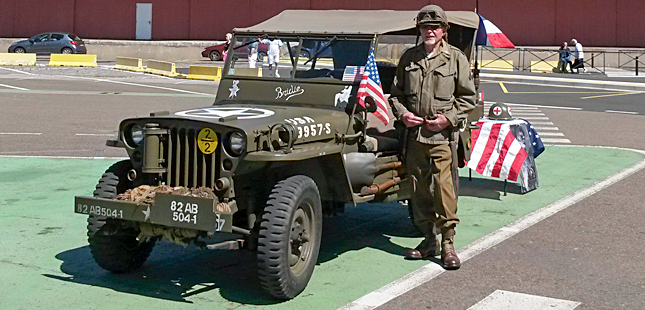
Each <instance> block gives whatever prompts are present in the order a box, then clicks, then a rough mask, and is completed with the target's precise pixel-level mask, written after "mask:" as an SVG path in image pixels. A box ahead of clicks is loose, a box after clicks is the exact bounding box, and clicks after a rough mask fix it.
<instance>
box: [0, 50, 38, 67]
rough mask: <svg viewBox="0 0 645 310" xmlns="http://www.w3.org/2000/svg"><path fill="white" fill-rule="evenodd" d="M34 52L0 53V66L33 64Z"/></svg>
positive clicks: (34, 60)
mask: <svg viewBox="0 0 645 310" xmlns="http://www.w3.org/2000/svg"><path fill="white" fill-rule="evenodd" d="M35 65H36V54H31V53H25V54H20V53H0V66H35Z"/></svg>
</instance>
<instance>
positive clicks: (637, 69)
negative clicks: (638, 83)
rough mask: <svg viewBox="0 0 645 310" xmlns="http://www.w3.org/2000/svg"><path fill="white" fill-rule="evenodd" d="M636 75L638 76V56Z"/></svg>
mask: <svg viewBox="0 0 645 310" xmlns="http://www.w3.org/2000/svg"><path fill="white" fill-rule="evenodd" d="M636 76H638V56H636Z"/></svg>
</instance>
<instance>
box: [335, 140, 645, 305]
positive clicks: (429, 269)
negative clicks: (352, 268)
mask: <svg viewBox="0 0 645 310" xmlns="http://www.w3.org/2000/svg"><path fill="white" fill-rule="evenodd" d="M579 147H597V148H607V149H618V150H626V151H633V152H637V153H640V154H643V155H645V151H641V150H635V149H627V148H617V147H602V146H579ZM643 168H645V159H643V160H641V161H640V162H638V163H636V164H635V165H633V166H631V167H629V168H626V169H624V170H622V171H620V172H618V173H616V174H614V175H611V176H609V177H607V178H606V179H604V180H601V181H598V182H596V183H594V184H593V185H591V186H589V187H587V188H585V189H581V190H579V191H576V192H574V193H573V194H571V195H569V196H567V197H564V198H562V199H560V200H558V201H556V202H554V203H552V204H550V205H548V206H546V207H543V208H541V209H538V210H536V211H534V212H532V213H529V214H527V215H525V216H524V217H522V218H520V219H518V220H517V221H515V222H513V223H510V224H508V225H506V226H504V227H505V229H504V230H502V229H498V230H496V231H494V232H491V233H490V234H488V235H486V236H484V237H481V238H479V239H478V240H477V241H475V242H473V243H471V244H469V245H467V246H465V247H464V248H462V249H460V250H459V257H460V258H461V261H462V262H465V261H468V260H469V259H471V258H473V257H475V256H477V255H478V254H480V253H482V252H484V251H486V250H488V249H490V248H491V247H493V246H496V245H498V244H499V243H501V242H502V241H504V240H506V239H509V238H511V237H512V236H514V235H515V234H517V233H518V232H521V231H523V230H525V229H527V228H529V227H531V226H533V225H535V224H537V223H539V222H540V221H542V220H544V219H546V218H548V217H550V216H552V215H554V214H556V213H558V212H560V211H562V210H564V209H566V208H568V207H570V206H572V205H573V204H575V203H577V202H579V201H581V200H583V199H586V198H587V197H589V196H591V195H593V194H595V193H597V192H599V191H601V190H603V189H605V188H607V187H609V186H611V185H613V184H614V183H616V182H618V181H620V180H622V179H624V178H626V177H628V176H630V175H632V174H634V173H636V172H638V171H640V170H642V169H643ZM444 271H445V270H444V269H443V268H441V267H440V266H439V265H438V264H436V263H429V264H427V265H425V266H423V267H421V268H419V269H417V270H415V271H413V272H411V273H409V274H407V275H405V276H403V277H402V278H400V279H398V280H395V281H393V282H391V283H389V284H387V285H385V286H383V287H381V288H379V289H377V290H375V291H373V292H371V293H368V294H367V295H365V296H363V297H361V298H359V299H357V300H355V301H353V302H351V303H349V304H347V305H345V306H344V307H343V308H341V309H374V308H376V307H378V306H381V305H383V304H385V303H386V302H388V301H390V300H392V299H394V298H396V297H398V296H400V295H403V294H404V293H406V292H408V291H410V290H411V289H414V288H416V287H418V286H420V285H422V284H424V283H426V282H428V281H430V280H432V279H434V278H435V277H437V276H438V275H440V274H442V273H443V272H444Z"/></svg>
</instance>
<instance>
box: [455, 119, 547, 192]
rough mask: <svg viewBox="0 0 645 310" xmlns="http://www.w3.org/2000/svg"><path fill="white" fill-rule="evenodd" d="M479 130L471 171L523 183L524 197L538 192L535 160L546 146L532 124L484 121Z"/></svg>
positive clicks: (473, 136) (473, 144) (473, 138)
mask: <svg viewBox="0 0 645 310" xmlns="http://www.w3.org/2000/svg"><path fill="white" fill-rule="evenodd" d="M476 126H477V127H479V128H478V129H473V130H472V133H471V144H470V145H471V155H470V161H468V164H467V166H468V168H470V169H472V170H475V171H477V173H479V174H481V175H483V176H488V177H494V178H500V179H504V180H510V181H514V182H519V183H520V186H521V189H522V193H525V192H528V191H531V190H534V189H536V188H538V186H539V182H538V175H537V168H536V166H535V157H537V155H539V154H540V153H541V152H542V151H543V150H544V145H543V144H542V141H541V139H540V136H539V135H538V134H537V132H535V129H534V128H533V127H532V126H531V124H530V123H529V122H528V121H526V120H523V119H513V120H508V121H505V120H492V119H488V118H482V119H480V120H479V121H477V123H476ZM536 154H537V155H536Z"/></svg>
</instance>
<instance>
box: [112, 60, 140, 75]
mask: <svg viewBox="0 0 645 310" xmlns="http://www.w3.org/2000/svg"><path fill="white" fill-rule="evenodd" d="M114 68H115V69H119V70H127V71H134V72H143V61H142V60H141V58H131V57H117V58H116V64H115V65H114Z"/></svg>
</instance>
